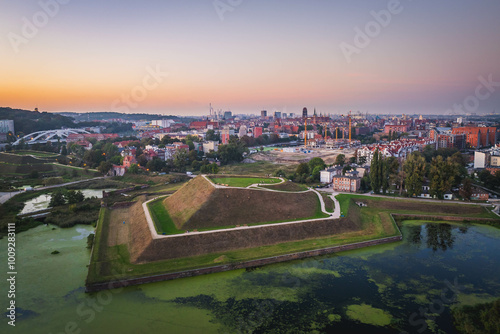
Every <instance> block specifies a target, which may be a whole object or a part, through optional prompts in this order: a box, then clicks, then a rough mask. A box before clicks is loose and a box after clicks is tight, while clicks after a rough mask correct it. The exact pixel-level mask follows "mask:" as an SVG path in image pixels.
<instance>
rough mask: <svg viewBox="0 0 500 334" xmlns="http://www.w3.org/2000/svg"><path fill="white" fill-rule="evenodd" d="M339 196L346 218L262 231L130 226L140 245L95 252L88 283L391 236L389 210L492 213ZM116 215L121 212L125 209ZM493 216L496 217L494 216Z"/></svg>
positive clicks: (104, 216) (470, 215)
mask: <svg viewBox="0 0 500 334" xmlns="http://www.w3.org/2000/svg"><path fill="white" fill-rule="evenodd" d="M285 194H286V193H285ZM288 195H289V194H288ZM337 198H338V199H339V202H340V206H341V210H342V211H343V213H344V214H346V215H347V217H346V218H341V219H338V220H322V221H317V222H315V225H310V223H303V224H293V225H281V226H276V225H275V226H273V225H271V226H270V227H269V228H268V227H266V228H262V229H260V228H259V229H252V230H238V231H230V232H219V233H213V234H206V235H190V236H189V235H183V236H179V237H176V238H167V239H156V240H151V239H150V235H149V237H148V232H147V231H145V229H147V227H144V226H143V227H141V226H140V224H137V225H134V226H133V229H134V230H133V232H132V233H131V236H135V235H137V237H136V240H137V243H138V244H139V243H141V245H140V247H138V246H137V245H136V246H134V243H129V247H127V244H125V243H124V244H120V245H115V246H112V247H108V248H107V250H106V253H103V251H102V250H99V249H98V250H97V251H98V252H101V253H103V254H104V255H103V257H101V256H98V255H95V254H94V255H93V259H95V258H96V256H98V257H99V259H100V260H99V261H98V263H94V260H93V263H92V264H91V266H90V267H89V278H88V283H94V282H102V281H106V280H109V279H120V278H129V277H141V276H146V275H154V274H159V273H167V272H176V271H182V270H189V269H195V268H203V267H209V266H214V265H217V264H227V263H236V262H242V261H248V260H252V259H258V258H265V257H271V256H276V255H282V254H290V253H294V252H300V251H306V250H312V249H321V248H325V247H331V246H336V245H343V244H349V243H354V242H360V241H366V240H373V239H378V238H384V237H390V236H395V235H398V234H399V230H398V228H397V226H396V224H395V222H394V221H393V219H392V217H391V216H390V213H399V214H423V215H425V214H432V215H435V216H436V217H438V216H440V215H446V216H458V217H463V218H464V220H471V221H473V220H474V218H480V217H482V218H492V217H493V216H492V213H491V212H490V211H489V210H487V209H486V208H484V207H482V206H478V205H457V204H441V203H427V202H425V203H424V202H417V201H409V200H408V201H401V200H392V199H385V198H371V197H366V196H358V195H347V194H343V195H338V197H337ZM158 202H159V203H161V201H158ZM356 202H363V203H365V204H366V205H367V206H366V207H359V206H358V205H357V204H356ZM113 214H114V212H113V211H108V210H107V209H106V210H103V211H102V213H101V218H100V222H101V223H102V224H101V228H102V232H100V231H99V230H98V235H99V234H100V235H99V237H98V238H97V240H99V239H100V238H103V237H104V238H107V235H108V234H109V233H108V232H105V231H104V230H105V229H107V228H108V227H109V221H110V215H111V216H112V215H113ZM120 214H122V215H123V212H122V213H120ZM137 214H138V213H137V212H136V213H130V214H129V215H131V216H134V215H137ZM134 217H135V216H134ZM496 219H497V221H498V217H496ZM485 223H489V222H485ZM142 224H144V223H142ZM225 233H229V234H225ZM321 233H324V234H321ZM290 238H291V239H290ZM294 238H297V239H295V240H294ZM100 244H101V245H102V242H101V243H100ZM130 247H132V248H130ZM95 251H96V250H94V252H95ZM186 254H188V255H186ZM169 257H170V258H169ZM111 272H115V273H116V272H118V273H122V274H118V276H116V275H111V274H110V273H111Z"/></svg>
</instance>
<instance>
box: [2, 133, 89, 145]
mask: <svg viewBox="0 0 500 334" xmlns="http://www.w3.org/2000/svg"><path fill="white" fill-rule="evenodd" d="M79 133H89V132H87V131H85V130H82V129H59V130H47V131H37V132H33V133H30V134H29V135H26V136H24V137H22V138H19V139H18V140H16V141H15V142H14V143H12V145H19V144H20V143H21V142H22V141H24V143H26V144H30V145H32V144H45V143H47V142H51V143H58V142H66V140H67V138H68V136H69V135H70V134H79Z"/></svg>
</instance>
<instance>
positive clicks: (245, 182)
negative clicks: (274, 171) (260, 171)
mask: <svg viewBox="0 0 500 334" xmlns="http://www.w3.org/2000/svg"><path fill="white" fill-rule="evenodd" d="M210 180H211V181H212V182H213V183H215V184H223V185H227V186H229V187H240V188H246V187H248V186H250V185H252V184H257V183H261V184H273V183H280V182H282V181H281V180H280V179H274V178H263V177H224V176H211V177H210Z"/></svg>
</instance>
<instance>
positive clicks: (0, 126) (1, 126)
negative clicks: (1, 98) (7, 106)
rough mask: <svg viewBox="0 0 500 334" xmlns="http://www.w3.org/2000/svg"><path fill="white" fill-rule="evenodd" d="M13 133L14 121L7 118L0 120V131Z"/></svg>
mask: <svg viewBox="0 0 500 334" xmlns="http://www.w3.org/2000/svg"><path fill="white" fill-rule="evenodd" d="M9 131H10V132H12V133H14V121H13V120H9V119H4V120H0V133H8V132H9Z"/></svg>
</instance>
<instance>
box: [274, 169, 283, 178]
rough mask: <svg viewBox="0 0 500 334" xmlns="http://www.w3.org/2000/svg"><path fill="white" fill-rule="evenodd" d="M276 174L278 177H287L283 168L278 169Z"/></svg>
mask: <svg viewBox="0 0 500 334" xmlns="http://www.w3.org/2000/svg"><path fill="white" fill-rule="evenodd" d="M274 176H276V177H285V178H286V174H285V171H284V170H283V169H281V168H280V169H278V170H277V171H276V172H274Z"/></svg>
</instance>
